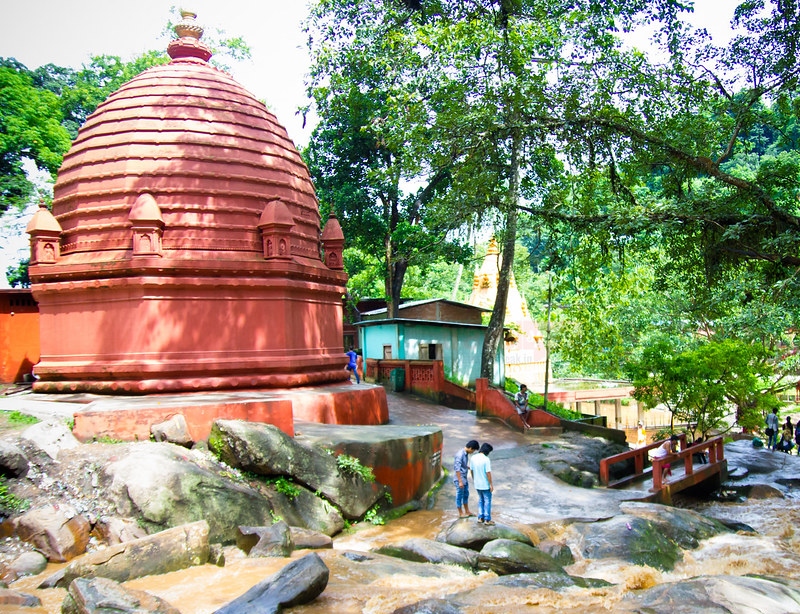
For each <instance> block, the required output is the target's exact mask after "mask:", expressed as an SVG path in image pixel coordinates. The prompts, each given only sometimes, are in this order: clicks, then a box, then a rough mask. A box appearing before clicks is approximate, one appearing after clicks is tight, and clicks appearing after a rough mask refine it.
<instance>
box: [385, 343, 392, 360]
mask: <svg viewBox="0 0 800 614" xmlns="http://www.w3.org/2000/svg"><path fill="white" fill-rule="evenodd" d="M383 359H384V360H391V359H392V346H391V345H384V346H383Z"/></svg>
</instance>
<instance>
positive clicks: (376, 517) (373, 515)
mask: <svg viewBox="0 0 800 614" xmlns="http://www.w3.org/2000/svg"><path fill="white" fill-rule="evenodd" d="M364 520H365V521H366V522H369V523H370V524H374V525H376V526H382V525H385V524H386V518H384V516H383V515H382V514H381V513H380V509H379V505H378V504H377V503H376V504H375V505H373V506H372V507H371V508H369V509H368V510H367V513H366V514H364Z"/></svg>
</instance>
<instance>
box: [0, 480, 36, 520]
mask: <svg viewBox="0 0 800 614" xmlns="http://www.w3.org/2000/svg"><path fill="white" fill-rule="evenodd" d="M29 507H30V501H26V500H25V499H20V498H19V497H17V496H16V495H14V494H12V493H11V492H9V490H8V482H6V478H5V476H0V515H3V516H9V515H11V514H13V513H16V512H22V511H25V510H26V509H28V508H29Z"/></svg>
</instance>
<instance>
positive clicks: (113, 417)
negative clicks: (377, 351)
mask: <svg viewBox="0 0 800 614" xmlns="http://www.w3.org/2000/svg"><path fill="white" fill-rule="evenodd" d="M2 408H3V409H7V410H11V411H13V410H17V411H23V412H25V413H29V414H31V415H34V416H37V417H40V416H50V417H51V418H52V416H53V415H59V416H62V417H63V419H64V420H67V419H70V418H72V419H73V420H74V428H73V434H74V435H75V437H77V438H78V439H79V440H81V441H90V440H92V439H96V438H102V437H105V438H109V439H117V440H121V441H143V440H148V439H149V438H150V426H151V425H153V424H158V423H160V422H164V421H165V420H168V419H169V418H171V417H172V416H174V415H176V414H182V415H183V416H184V418H185V419H186V423H187V426H188V429H189V434H190V435H191V436H192V438H193V439H194V440H195V441H198V440H201V439H206V438H208V434H209V433H210V431H211V425H212V424H213V422H214V420H217V419H229V420H250V421H253V422H266V423H269V424H274V425H275V426H277V427H278V428H280V429H281V430H283V431H284V432H285V433H286V434H288V435H292V436H293V435H294V421H295V420H303V421H308V422H321V423H325V424H365V425H377V424H385V423H386V422H388V421H389V409H388V406H387V402H386V391H385V390H384V388H383V387H382V386H375V385H373V384H359V385H355V384H349V383H344V384H335V385H328V386H315V387H307V388H295V389H276V390H252V391H235V392H197V393H185V394H163V395H145V396H106V395H97V394H69V395H57V394H39V393H27V394H18V395H16V396H7V397H4V398H3V401H2Z"/></svg>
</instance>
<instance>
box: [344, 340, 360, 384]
mask: <svg viewBox="0 0 800 614" xmlns="http://www.w3.org/2000/svg"><path fill="white" fill-rule="evenodd" d="M347 360H348V362H347V366H346V367H345V369H347V370H348V371H351V372H352V373H355V374H356V384H360V383H361V378H360V377H359V376H358V354H356V351H355V350H354V349H353V346H352V345H351V346H350V351H349V352H347ZM350 381H351V382H352V381H353V380H352V379H351V380H350Z"/></svg>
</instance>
